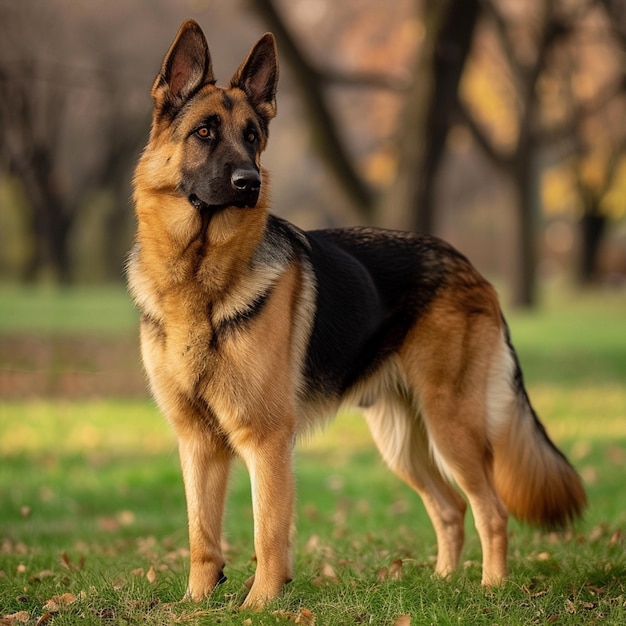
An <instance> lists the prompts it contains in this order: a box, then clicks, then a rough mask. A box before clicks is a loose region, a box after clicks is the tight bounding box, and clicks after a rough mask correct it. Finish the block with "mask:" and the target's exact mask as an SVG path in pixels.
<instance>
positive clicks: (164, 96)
mask: <svg viewBox="0 0 626 626" xmlns="http://www.w3.org/2000/svg"><path fill="white" fill-rule="evenodd" d="M209 83H215V79H214V78H213V67H212V64H211V55H210V53H209V47H208V45H207V42H206V39H205V37H204V33H203V32H202V29H201V28H200V26H198V24H197V23H196V22H194V21H193V20H187V21H186V22H183V24H182V26H181V27H180V29H179V31H178V34H177V35H176V38H175V39H174V42H173V43H172V45H171V46H170V49H169V50H168V51H167V54H166V55H165V58H164V59H163V64H162V65H161V71H160V72H159V74H158V76H157V77H156V79H155V81H154V84H153V85H152V97H153V98H154V99H155V101H156V103H157V105H159V104H160V105H162V106H163V105H164V106H169V107H173V108H174V109H175V110H176V109H178V108H180V107H181V106H182V105H183V104H184V103H185V102H186V101H187V100H188V99H189V98H190V97H191V96H192V95H193V94H194V93H195V92H196V91H197V90H198V89H199V88H200V87H202V86H203V85H206V84H209Z"/></svg>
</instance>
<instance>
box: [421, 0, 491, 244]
mask: <svg viewBox="0 0 626 626" xmlns="http://www.w3.org/2000/svg"><path fill="white" fill-rule="evenodd" d="M479 15H480V2H479V0H453V1H452V2H451V3H450V6H449V8H448V10H447V12H446V14H445V16H444V19H443V24H442V27H441V31H440V33H439V38H438V41H437V42H436V43H435V51H434V58H433V69H432V71H433V75H434V89H433V92H432V96H431V98H432V101H431V102H430V104H429V106H428V114H427V119H426V124H425V128H424V133H425V142H424V143H425V146H424V152H425V155H426V158H425V159H424V163H423V167H422V171H421V172H419V173H418V172H416V173H415V174H416V175H415V176H414V177H413V179H412V180H413V181H414V185H413V189H412V192H411V194H410V197H409V202H410V205H409V206H410V210H411V214H412V223H411V224H410V227H411V230H414V231H416V232H423V233H433V232H434V231H435V215H436V198H435V182H436V179H437V173H438V171H439V166H440V164H441V160H442V157H443V155H444V153H445V147H446V140H447V137H448V131H449V130H450V126H451V124H452V118H453V116H454V114H455V111H456V110H457V107H458V92H459V83H460V81H461V76H462V74H463V69H464V67H465V61H466V59H467V57H468V55H469V52H470V50H471V46H472V41H473V36H474V29H475V26H476V22H477V21H478V16H479Z"/></svg>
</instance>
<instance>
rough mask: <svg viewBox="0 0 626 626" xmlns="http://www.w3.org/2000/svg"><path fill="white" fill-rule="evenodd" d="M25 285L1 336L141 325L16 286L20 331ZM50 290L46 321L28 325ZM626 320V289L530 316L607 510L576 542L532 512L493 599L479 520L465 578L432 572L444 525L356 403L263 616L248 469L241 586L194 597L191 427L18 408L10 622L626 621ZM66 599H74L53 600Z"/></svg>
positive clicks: (0, 605) (318, 441)
mask: <svg viewBox="0 0 626 626" xmlns="http://www.w3.org/2000/svg"><path fill="white" fill-rule="evenodd" d="M6 293H7V291H6V290H3V291H1V292H0V332H5V333H6V332H20V333H22V332H26V331H28V330H29V329H31V330H33V327H35V330H38V331H39V332H44V333H68V332H71V331H78V330H79V331H80V332H99V331H103V332H105V331H106V332H111V333H115V332H123V333H126V332H128V330H129V328H131V327H132V325H133V324H134V321H133V318H132V309H125V308H124V302H125V300H124V297H125V295H124V294H123V292H122V291H121V290H119V291H113V292H111V293H109V294H108V295H107V294H106V293H103V292H96V291H91V292H75V293H71V294H69V293H68V294H66V295H64V298H61V300H63V302H59V299H58V298H57V299H55V298H53V297H51V296H49V295H46V296H45V297H44V296H39V295H37V293H36V292H32V293H30V294H27V295H24V294H23V293H19V292H18V291H17V290H16V291H15V292H14V298H13V299H12V301H11V306H17V307H22V308H21V309H20V310H22V311H23V315H18V316H17V317H19V318H21V320H20V322H19V323H18V322H16V321H15V320H16V314H15V313H13V314H12V315H13V321H12V322H11V321H9V322H7V321H6V320H7V319H9V318H10V317H11V316H10V315H9V316H8V315H7V311H8V310H9V309H10V306H9V305H7V303H6V299H5V294H6ZM40 297H41V298H42V300H44V301H46V302H48V304H47V305H46V306H47V307H48V308H47V309H46V311H47V314H46V320H45V321H44V322H42V321H41V320H40V319H39V318H35V319H32V320H31V321H30V322H29V323H26V321H25V319H26V315H27V313H26V311H27V310H28V309H29V306H32V305H33V304H34V303H37V302H41V301H40V300H38V298H40ZM65 298H67V299H65ZM29 302H30V305H29ZM68 302H74V303H76V304H77V306H78V307H79V308H81V310H83V311H90V319H89V320H82V321H77V322H76V323H74V322H73V323H72V324H71V325H69V326H68V324H67V321H65V320H64V318H63V316H62V315H60V314H59V311H60V310H70V309H71V308H72V307H71V305H70V304H68ZM107 302H108V304H107ZM81 303H82V304H81ZM98 303H99V304H98ZM64 307H69V308H68V309H64ZM41 310H42V309H40V311H41ZM114 310H115V311H117V312H118V313H119V315H118V313H113V312H112V311H114ZM124 310H126V311H127V312H128V313H129V317H126V314H125V313H121V312H122V311H124ZM103 311H108V313H107V314H106V315H103V319H98V316H99V315H100V314H101V313H102V312H103ZM28 314H29V315H30V313H28ZM625 314H626V297H625V296H623V295H622V296H619V297H616V296H606V295H603V296H602V297H599V298H597V299H584V300H576V301H574V300H568V299H563V298H562V299H560V300H558V301H556V302H550V303H549V306H548V307H547V308H546V309H545V310H542V311H540V312H538V313H533V314H523V315H522V314H515V315H512V316H510V323H511V328H512V332H513V337H514V341H515V344H516V346H517V347H518V350H519V353H520V358H521V361H522V365H523V366H524V370H525V373H526V377H527V380H528V382H529V388H530V392H531V396H532V398H533V402H534V404H535V407H536V409H537V411H538V412H539V414H540V415H541V416H542V419H543V421H544V423H545V424H546V426H547V428H548V430H549V432H550V433H551V434H552V435H553V437H554V439H555V440H556V441H557V442H558V443H559V445H560V446H561V447H562V448H563V449H564V450H565V451H566V452H567V453H568V454H569V456H570V458H571V459H572V461H573V462H574V464H575V465H576V466H577V468H578V469H579V471H580V472H581V474H582V476H583V478H584V480H585V482H586V486H587V489H588V495H589V499H590V507H589V510H588V512H587V514H586V516H585V519H584V520H583V521H581V522H580V523H578V524H577V525H576V527H575V529H574V530H573V531H571V532H568V533H565V534H563V535H553V534H547V535H546V534H541V533H539V532H537V531H535V530H533V529H529V528H527V527H525V526H522V525H520V524H517V523H516V522H514V521H513V522H512V523H511V524H510V549H509V556H510V569H511V576H510V582H509V583H507V584H506V585H504V586H502V587H500V588H497V589H493V590H485V589H483V588H482V587H481V586H480V546H479V543H478V540H477V537H476V533H475V531H474V530H473V527H472V520H471V516H468V520H467V525H466V526H467V527H466V533H467V542H466V548H465V551H464V554H463V562H464V564H463V567H462V568H461V570H460V571H459V572H458V573H457V574H455V575H454V576H453V577H452V580H450V581H440V580H437V579H433V578H432V576H431V574H432V567H433V561H434V555H435V550H436V548H435V540H434V533H433V531H432V529H431V527H430V523H429V521H428V518H427V516H426V514H425V512H424V509H423V506H422V505H421V502H420V501H419V498H417V497H416V496H415V495H414V494H413V493H412V492H411V491H410V490H409V489H408V488H407V487H406V486H405V485H403V484H402V483H401V482H400V481H398V480H397V478H396V477H395V476H393V475H392V474H391V473H390V472H389V471H388V470H386V468H384V466H383V464H382V462H381V461H380V460H379V458H378V455H377V453H376V452H375V450H374V449H373V445H372V444H371V442H370V438H369V435H368V432H367V429H366V427H365V425H364V423H363V420H362V419H361V417H360V416H359V415H358V413H345V414H342V415H340V416H339V417H338V419H337V421H336V422H334V424H333V425H332V426H331V427H330V428H329V429H328V430H326V431H325V432H323V433H320V434H319V435H318V436H316V437H314V438H312V439H311V440H309V441H306V442H302V443H301V445H300V447H299V450H298V453H297V478H298V492H299V497H298V538H297V544H296V576H295V580H294V581H293V582H292V583H291V584H290V585H288V586H287V588H286V591H285V594H284V596H283V597H282V598H281V599H280V600H278V601H277V602H276V603H274V604H273V605H272V606H271V607H269V608H268V610H266V611H263V612H261V613H259V614H253V613H247V612H240V611H238V609H237V607H238V604H239V603H240V601H241V600H242V598H243V593H244V591H243V590H244V584H243V583H244V581H245V580H246V578H247V577H248V576H249V575H250V574H251V573H252V572H253V571H254V563H253V560H252V558H251V557H252V553H253V546H252V519H251V504H250V487H249V483H248V479H247V476H246V474H245V472H244V471H243V469H242V468H241V467H239V466H238V467H237V471H235V473H234V475H233V477H232V481H231V491H230V498H229V506H228V513H227V520H226V529H227V535H226V542H227V545H226V554H227V561H228V563H227V569H226V574H227V576H228V581H227V582H226V583H225V584H224V585H222V586H220V587H219V588H218V589H217V590H216V592H215V594H214V596H213V597H212V598H211V599H210V600H208V601H207V602H205V603H202V604H200V605H196V604H192V603H186V602H179V600H180V598H181V597H182V595H183V593H184V588H185V583H186V580H185V578H186V575H187V569H188V564H187V560H188V554H187V536H186V517H185V503H184V496H183V489H182V481H181V477H180V469H179V464H178V458H177V452H176V442H175V437H174V435H173V434H172V432H171V431H170V429H169V427H168V426H167V425H166V423H165V422H164V420H163V419H162V418H161V417H160V415H159V414H158V411H157V410H156V409H155V408H154V406H153V405H152V403H151V402H150V401H148V400H141V399H140V400H132V401H131V400H115V399H100V400H90V401H87V400H80V401H79V400H71V399H57V400H49V399H39V400H37V399H30V400H11V401H7V400H4V401H3V400H0V623H2V621H1V618H2V617H3V616H7V615H11V614H15V613H18V614H19V613H20V612H25V613H23V617H24V619H27V621H26V622H24V623H28V624H36V623H37V621H38V619H39V618H40V617H41V616H43V615H45V614H47V613H50V614H51V617H50V619H49V620H47V621H46V622H45V623H50V624H51V623H54V625H55V626H57V625H63V624H77V623H80V624H144V623H150V624H172V623H183V624H214V623H220V624H242V623H247V624H276V623H288V620H289V618H290V615H291V619H292V620H293V619H296V616H299V619H300V623H307V622H306V618H307V616H308V613H307V612H306V610H304V609H307V610H309V611H310V612H311V613H312V614H313V616H314V617H315V620H316V622H315V623H316V624H318V625H319V624H355V623H357V624H360V623H363V624H390V625H391V624H394V623H395V622H396V620H397V619H398V618H399V616H401V615H410V616H411V624H412V625H415V624H485V625H487V624H490V625H491V624H503V625H504V624H507V625H508V624H545V623H556V624H622V623H626V555H625V550H624V535H625V534H626V507H625V506H624V504H623V503H624V501H625V498H624V494H625V488H624V486H623V483H624V467H626V384H625V381H626V331H624V328H625V326H624V320H625V319H626V315H625ZM104 318H107V319H104ZM114 318H115V319H114ZM52 320H55V321H52ZM38 325H39V328H36V327H37V326H38ZM4 360H5V361H6V359H4ZM398 560H400V561H398ZM394 562H395V563H396V565H393V564H394ZM398 562H401V564H402V565H401V571H400V575H399V576H398V577H394V576H390V575H389V571H394V567H398ZM63 594H70V595H65V596H63ZM59 596H61V598H63V597H64V598H65V600H66V601H71V602H70V603H69V604H68V605H67V606H63V605H62V600H60V599H57V600H56V604H57V607H54V606H53V605H51V604H49V601H50V600H51V599H54V598H55V597H59ZM59 605H61V606H59ZM15 623H20V622H15ZM309 623H310V619H309Z"/></svg>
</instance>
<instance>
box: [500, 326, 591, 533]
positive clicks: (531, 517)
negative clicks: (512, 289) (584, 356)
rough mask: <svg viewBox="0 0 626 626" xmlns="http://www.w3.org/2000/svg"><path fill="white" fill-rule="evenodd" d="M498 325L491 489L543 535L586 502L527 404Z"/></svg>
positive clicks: (506, 339) (519, 374)
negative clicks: (500, 339) (499, 349)
mask: <svg viewBox="0 0 626 626" xmlns="http://www.w3.org/2000/svg"><path fill="white" fill-rule="evenodd" d="M503 323H504V337H503V339H504V341H503V345H502V354H501V355H500V357H499V359H500V362H499V363H498V364H497V365H496V366H494V369H493V370H492V378H491V383H490V411H489V424H490V433H491V437H490V438H491V442H492V446H493V449H494V477H495V484H496V489H497V491H498V493H499V495H500V497H501V498H502V500H503V501H504V503H505V505H506V506H507V508H508V510H509V512H510V513H511V514H512V515H514V516H515V517H516V518H518V519H519V520H522V521H525V522H529V523H531V524H535V525H538V526H541V527H543V528H547V529H557V528H562V527H563V526H565V525H567V524H568V523H569V522H571V521H572V520H573V519H574V518H576V517H578V516H579V515H580V514H581V513H582V511H583V509H584V508H585V506H586V504H587V496H586V495H585V490H584V488H583V485H582V481H581V479H580V476H579V475H578V473H577V472H576V470H575V469H574V468H573V467H572V465H571V464H570V463H569V461H568V460H567V458H566V457H565V455H564V454H563V453H562V452H561V451H560V450H559V449H558V448H557V447H556V446H555V445H554V443H553V442H552V440H551V439H550V437H549V436H548V434H547V433H546V430H545V428H544V427H543V424H542V423H541V422H540V421H539V418H538V417H537V415H536V413H535V411H534V410H533V408H532V406H531V404H530V400H529V398H528V395H527V393H526V389H525V387H524V381H523V377H522V371H521V369H520V365H519V362H518V360H517V356H516V354H515V351H514V349H513V346H512V345H511V342H510V338H509V333H508V328H507V327H506V323H505V322H504V321H503ZM505 386H506V387H508V389H507V388H506V387H505Z"/></svg>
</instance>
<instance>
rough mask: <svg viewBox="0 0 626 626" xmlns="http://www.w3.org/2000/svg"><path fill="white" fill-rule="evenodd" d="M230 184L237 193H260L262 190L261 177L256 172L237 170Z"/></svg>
mask: <svg viewBox="0 0 626 626" xmlns="http://www.w3.org/2000/svg"><path fill="white" fill-rule="evenodd" d="M230 182H231V184H232V186H233V189H235V190H237V191H248V192H258V191H259V189H261V176H260V174H259V172H257V171H256V170H244V169H239V170H235V171H234V172H233V174H232V176H231V177H230Z"/></svg>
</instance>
